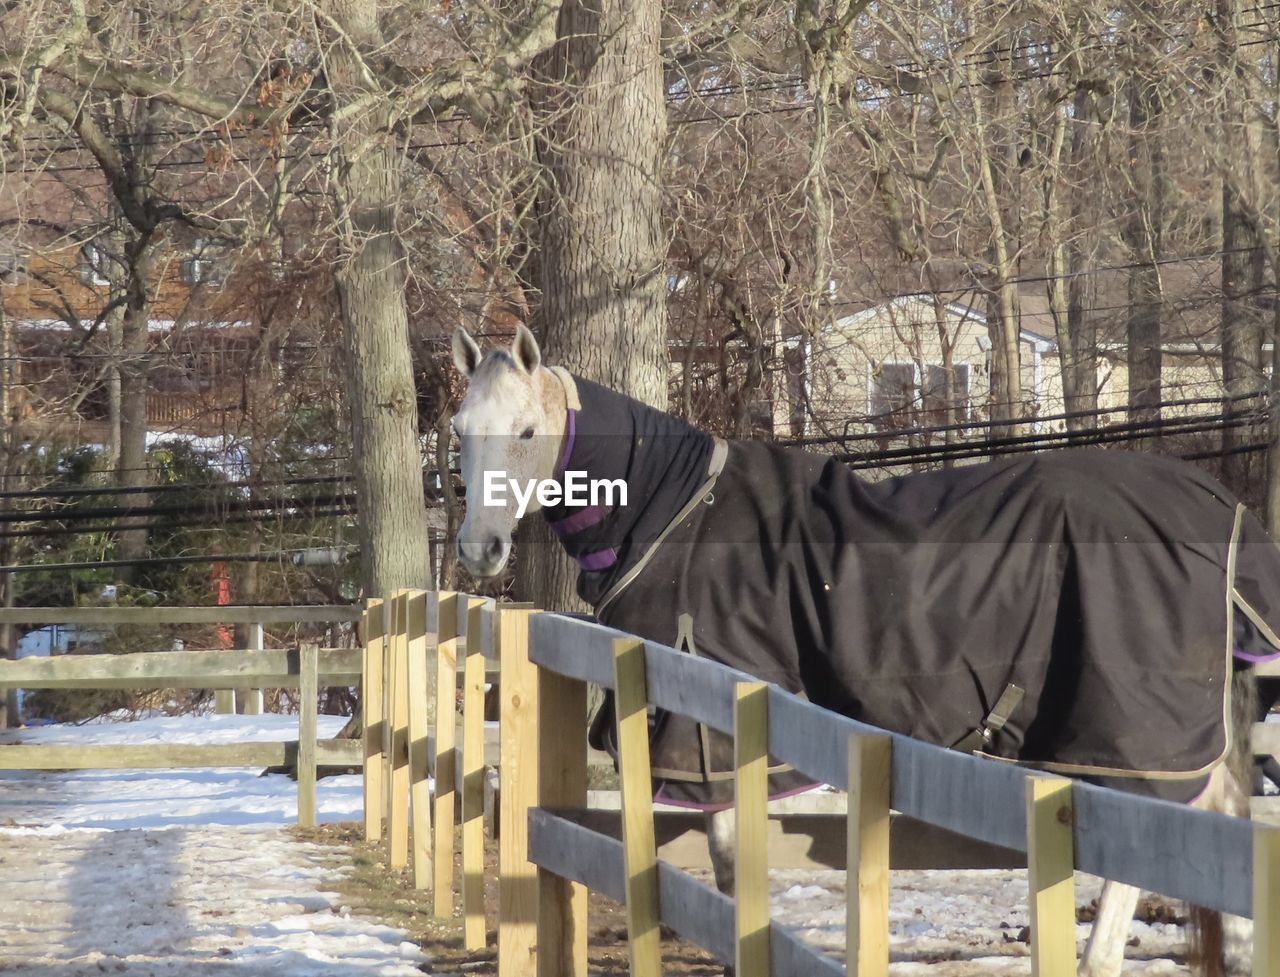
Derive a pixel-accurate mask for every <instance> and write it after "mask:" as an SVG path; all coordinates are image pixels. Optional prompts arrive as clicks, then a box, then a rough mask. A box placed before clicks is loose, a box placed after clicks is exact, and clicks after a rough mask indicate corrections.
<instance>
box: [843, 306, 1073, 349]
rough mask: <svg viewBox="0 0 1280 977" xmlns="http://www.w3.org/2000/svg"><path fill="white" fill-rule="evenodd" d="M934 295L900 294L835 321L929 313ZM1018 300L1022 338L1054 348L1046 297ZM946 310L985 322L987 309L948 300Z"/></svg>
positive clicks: (855, 322)
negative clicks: (1040, 312) (1042, 312)
mask: <svg viewBox="0 0 1280 977" xmlns="http://www.w3.org/2000/svg"><path fill="white" fill-rule="evenodd" d="M933 302H934V297H933V296H932V295H930V294H929V293H917V294H914V295H899V296H897V297H895V298H892V299H890V300H889V301H887V302H881V303H879V304H877V305H873V306H870V307H868V308H865V309H862V310H861V311H859V312H855V313H853V314H852V315H847V316H842V317H840V318H839V319H838V320H837V322H838V323H839V324H840V325H842V326H846V327H848V326H855V327H856V326H860V325H865V324H867V323H871V322H874V321H876V320H877V319H879V318H880V317H881V316H883V315H885V314H886V313H889V314H891V315H892V314H897V315H904V316H905V315H913V314H917V310H919V309H924V310H928V311H929V314H932V308H933ZM1019 302H1020V304H1021V307H1022V310H1023V311H1022V327H1021V338H1022V339H1023V340H1024V341H1026V342H1031V343H1035V344H1037V345H1040V346H1042V347H1043V346H1046V345H1047V346H1048V347H1049V348H1055V347H1056V346H1057V336H1056V334H1055V332H1054V328H1053V320H1052V317H1050V316H1048V315H1047V313H1048V301H1047V299H1044V298H1040V299H1037V298H1036V297H1035V296H1031V295H1027V296H1023V295H1022V294H1021V293H1019ZM1037 305H1040V306H1043V311H1044V312H1045V315H1044V316H1043V317H1042V316H1040V315H1039V314H1038V313H1039V311H1040V310H1039V309H1038V308H1037ZM946 308H947V311H948V312H950V313H951V314H952V315H953V316H955V317H957V318H959V319H961V320H962V321H963V320H971V321H973V322H976V323H981V324H985V323H986V319H987V312H986V309H985V308H982V307H979V306H975V305H970V304H967V303H964V302H948V303H947V306H946Z"/></svg>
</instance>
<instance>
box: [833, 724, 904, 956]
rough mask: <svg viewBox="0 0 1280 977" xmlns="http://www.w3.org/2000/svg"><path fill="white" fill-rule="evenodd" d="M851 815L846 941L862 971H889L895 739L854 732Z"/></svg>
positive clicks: (851, 740)
mask: <svg viewBox="0 0 1280 977" xmlns="http://www.w3.org/2000/svg"><path fill="white" fill-rule="evenodd" d="M846 751H847V753H848V756H849V788H850V793H849V795H848V797H849V806H850V810H849V814H848V817H847V818H846V825H845V830H846V831H847V835H846V842H845V854H846V859H847V863H848V868H847V870H846V872H845V880H846V882H845V890H846V892H845V899H846V905H845V913H846V916H845V934H846V938H845V945H846V947H847V948H848V951H847V952H848V953H849V955H850V959H852V960H853V966H852V967H850V970H852V971H854V972H856V973H857V975H858V977H888V974H889V866H890V860H891V854H890V849H891V844H892V843H891V840H890V839H891V834H890V832H891V821H890V814H889V797H890V794H891V790H892V779H893V741H892V740H890V739H889V738H888V737H887V736H851V737H850V738H849V742H848V746H847V747H846Z"/></svg>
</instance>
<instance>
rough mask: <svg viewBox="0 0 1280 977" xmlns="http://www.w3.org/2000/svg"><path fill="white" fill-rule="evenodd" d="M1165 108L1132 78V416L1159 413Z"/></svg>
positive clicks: (1148, 417)
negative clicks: (1161, 125) (1162, 121)
mask: <svg viewBox="0 0 1280 977" xmlns="http://www.w3.org/2000/svg"><path fill="white" fill-rule="evenodd" d="M1162 111H1163V106H1162V104H1161V97H1160V93H1159V92H1158V91H1157V90H1156V88H1155V85H1154V83H1153V82H1152V81H1151V80H1150V79H1146V78H1143V77H1141V76H1139V75H1135V76H1134V77H1133V78H1132V79H1131V80H1130V83H1129V124H1130V129H1131V133H1132V134H1131V136H1130V139H1131V146H1132V151H1131V154H1130V155H1131V157H1132V158H1133V161H1134V165H1133V171H1132V174H1133V183H1134V205H1133V210H1132V212H1131V213H1130V214H1129V216H1128V218H1127V219H1126V221H1125V224H1124V238H1125V243H1126V244H1128V246H1129V250H1130V260H1131V261H1132V264H1133V267H1132V268H1131V269H1130V271H1129V312H1128V321H1127V327H1128V328H1127V332H1128V337H1127V338H1128V343H1127V345H1128V365H1129V420H1130V421H1153V420H1157V419H1159V417H1160V400H1161V384H1160V379H1161V377H1160V373H1161V369H1162V366H1163V362H1162V354H1163V350H1162V348H1161V343H1162V340H1163V335H1162V333H1163V330H1162V309H1161V306H1162V304H1163V294H1162V291H1163V290H1162V287H1161V283H1160V268H1159V265H1158V264H1157V262H1158V261H1159V260H1160V256H1161V252H1162V249H1163V238H1164V213H1165V159H1164V146H1163V142H1162V138H1161V134H1160V131H1159V128H1160V117H1161V113H1162ZM1157 440H1158V438H1157Z"/></svg>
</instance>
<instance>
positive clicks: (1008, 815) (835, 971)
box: [0, 591, 1280, 977]
mask: <svg viewBox="0 0 1280 977" xmlns="http://www.w3.org/2000/svg"><path fill="white" fill-rule="evenodd" d="M37 610H39V609H37ZM93 610H95V611H100V610H101V609H93ZM129 610H130V611H140V610H142V609H129ZM147 610H148V612H149V613H151V614H156V612H157V611H161V610H162V609H147ZM163 610H169V609H163ZM203 610H207V611H209V612H211V613H210V618H209V619H210V620H213V621H227V620H228V618H227V617H226V616H225V615H226V614H227V612H228V610H233V609H228V608H210V609H203ZM248 610H252V612H254V614H255V616H256V617H257V619H259V620H262V619H263V616H262V612H263V611H264V610H266V609H263V608H253V609H246V612H247V611H248ZM297 610H298V609H297V608H290V609H288V610H287V611H284V612H283V613H290V612H296V611H297ZM342 610H343V612H344V616H345V618H346V619H350V617H351V611H350V610H349V609H342ZM24 613H25V614H27V615H31V614H32V613H33V612H32V611H31V610H30V609H28V610H27V611H25V612H24ZM273 613H277V612H275V611H273ZM215 614H216V615H217V616H216V617H214V616H213V615H215ZM169 616H170V615H167V614H163V613H162V614H158V615H156V617H155V618H143V620H146V621H148V622H155V623H158V622H159V621H162V620H165V619H166V618H167V617H169ZM361 617H362V623H363V644H364V646H363V649H362V650H361V651H357V652H350V651H343V650H339V649H319V648H317V647H316V646H314V645H304V646H303V647H302V648H300V649H298V650H297V651H289V650H281V651H229V652H228V651H216V652H162V653H152V654H144V655H117V656H96V657H95V656H66V657H62V658H58V659H34V660H33V659H28V660H25V661H19V662H0V686H18V687H25V688H38V687H46V688H57V687H61V688H67V687H114V688H123V687H209V686H210V685H214V684H217V685H220V686H222V687H224V688H254V687H262V686H292V685H295V684H296V685H297V687H299V688H300V689H301V690H302V703H303V713H302V716H301V717H300V723H299V739H298V742H297V743H296V744H239V745H237V744H226V745H219V746H193V747H178V746H148V747H128V748H123V747H109V748H63V747H52V746H49V747H43V746H12V747H0V768H4V767H8V768H28V769H30V768H50V767H53V768H59V769H70V768H83V767H132V766H141V767H147V766H191V765H200V766H203V765H217V766H225V765H243V764H253V765H270V764H279V763H286V762H290V760H296V761H297V763H298V765H299V818H300V820H302V821H304V822H305V821H307V820H310V819H312V818H314V779H315V765H316V763H317V762H337V763H347V762H352V761H353V760H355V759H359V758H362V759H363V761H364V776H365V830H366V835H367V837H368V838H369V839H370V840H382V841H383V842H384V843H385V845H386V849H387V855H388V859H389V862H390V864H391V865H392V866H393V867H395V868H404V867H407V866H409V865H410V859H412V870H413V878H414V882H415V884H416V885H417V886H419V887H421V888H430V889H432V890H433V893H434V904H435V906H434V912H435V914H436V915H437V916H441V917H448V916H450V915H452V912H453V908H454V895H455V888H458V887H459V885H458V884H459V883H460V890H461V898H462V908H463V911H464V917H465V934H464V935H465V942H466V946H467V947H468V948H479V947H483V946H484V944H485V940H486V929H485V906H484V832H483V818H484V815H485V768H486V765H487V764H488V765H493V764H494V763H495V762H496V763H497V765H499V766H500V769H501V773H502V778H503V783H502V790H501V792H500V795H499V799H498V808H499V810H498V818H499V822H500V824H501V835H500V839H499V875H500V877H499V899H498V907H497V916H498V961H499V962H498V967H499V975H500V977H532V975H534V974H538V975H540V977H560V975H563V977H585V975H586V973H587V970H586V938H587V921H586V891H587V888H591V889H596V890H598V891H601V892H603V893H605V894H607V895H609V896H611V897H613V898H615V899H617V900H619V901H622V902H624V903H625V904H626V907H627V920H628V929H629V947H630V952H631V962H632V971H633V973H634V974H636V975H637V977H656V974H658V973H659V970H660V961H659V956H658V949H659V941H658V933H659V926H660V925H667V926H670V927H671V928H672V929H674V930H675V931H676V932H678V933H680V934H681V935H682V936H684V937H685V938H687V939H689V940H691V941H692V942H695V943H697V944H699V945H701V946H703V947H705V948H706V949H707V950H709V951H711V952H712V953H714V954H716V955H717V956H719V957H721V958H722V959H724V960H728V961H734V962H735V963H736V965H737V967H738V970H739V973H740V974H741V975H743V977H758V975H763V974H766V973H773V974H778V975H803V977H817V975H823V977H837V975H839V974H842V973H846V972H848V973H857V974H859V975H861V977H876V975H883V974H885V973H886V972H887V967H888V880H889V870H890V865H891V862H890V858H891V852H890V828H889V826H890V810H891V809H892V810H894V811H897V812H900V813H901V814H902V815H904V816H905V817H907V818H910V819H914V820H915V821H919V822H923V823H925V824H928V825H932V826H935V827H937V828H941V829H945V830H948V831H951V832H955V833H957V834H958V835H960V836H963V837H966V838H970V839H975V840H977V841H980V842H983V843H986V844H988V845H992V846H996V847H997V848H998V849H1001V850H1011V851H1014V852H1019V853H1024V854H1025V856H1026V862H1027V866H1028V869H1029V872H1028V885H1029V893H1028V898H1029V904H1030V910H1031V921H1032V926H1031V954H1032V961H1033V968H1034V972H1035V973H1037V974H1043V975H1058V974H1061V975H1064V977H1065V975H1068V974H1074V972H1075V900H1074V882H1073V878H1074V871H1076V870H1080V871H1085V872H1089V873H1091V874H1094V875H1098V876H1103V877H1105V878H1112V879H1117V880H1120V881H1123V882H1128V883H1130V884H1133V885H1137V886H1140V887H1141V888H1143V889H1146V890H1149V891H1153V892H1158V893H1162V894H1164V895H1167V896H1170V897H1173V898H1178V899H1184V900H1187V901H1188V902H1192V903H1195V904H1197V905H1201V906H1206V907H1209V908H1212V909H1219V910H1222V911H1226V912H1231V913H1234V914H1236V915H1241V916H1252V917H1253V918H1254V919H1255V922H1256V924H1257V925H1256V929H1255V944H1254V954H1255V960H1254V973H1255V974H1256V975H1258V977H1264V975H1265V977H1280V829H1277V828H1273V827H1270V826H1267V825H1262V824H1256V825H1254V824H1251V823H1250V822H1248V821H1247V820H1242V819H1236V818H1229V817H1224V816H1221V815H1214V814H1209V813H1205V812H1200V811H1194V810H1191V809H1189V808H1187V807H1185V806H1181V805H1173V804H1166V803H1162V802H1159V801H1151V800H1146V799H1142V798H1137V797H1132V796H1129V795H1125V794H1121V793H1118V792H1114V791H1110V790H1106V789H1103V788H1098V787H1094V786H1091V785H1087V784H1083V783H1078V782H1073V781H1070V780H1066V779H1063V778H1058V777H1050V776H1042V775H1039V774H1036V773H1033V772H1030V771H1028V770H1026V769H1024V768H1021V767H1017V766H1014V765H1012V764H1004V763H998V762H994V761H988V760H981V759H978V758H975V757H972V756H968V755H964V754H960V753H957V752H954V751H949V750H943V749H940V748H937V747H933V746H930V745H928V744H924V743H920V742H917V741H914V740H911V739H909V738H906V737H902V736H898V735H895V734H890V733H886V732H885V731H883V730H879V729H875V728H873V727H869V726H865V725H863V724H860V723H857V722H855V721H853V720H851V719H848V718H846V717H843V716H839V715H836V714H834V713H831V712H828V711H826V710H823V709H821V708H819V707H817V706H814V705H813V704H811V703H808V702H806V701H804V700H801V699H799V698H797V697H795V696H792V695H789V694H788V693H785V692H783V691H781V690H780V689H778V688H776V687H772V686H767V685H764V684H763V683H760V682H758V681H757V680H755V679H753V678H751V677H750V676H748V675H746V674H744V673H741V672H737V671H734V670H733V669H729V668H726V667H724V666H722V665H718V664H716V663H714V662H710V661H707V660H704V659H698V658H695V657H693V656H690V655H687V654H682V653H680V652H678V651H676V650H675V649H672V648H667V647H664V646H661V645H658V644H656V643H654V642H649V641H644V640H642V639H639V638H637V637H635V636H633V635H628V634H624V633H622V632H618V631H613V630H611V629H609V628H605V627H601V626H599V625H596V624H592V623H588V622H585V621H581V620H576V619H572V618H567V617H562V616H559V615H554V614H544V613H539V612H538V611H536V610H535V609H533V608H531V607H527V606H520V605H509V604H508V605H501V606H498V607H495V606H494V605H493V603H492V602H491V601H488V600H485V599H482V598H477V597H470V596H468V595H465V594H454V593H436V592H431V593H428V592H423V591H401V592H399V593H397V594H394V595H391V596H390V597H388V598H387V599H385V600H374V601H370V602H368V605H367V607H366V608H365V609H364V610H363V612H362V614H361ZM53 619H54V612H53V611H50V612H49V614H48V616H47V617H45V618H43V620H53ZM57 619H58V620H62V621H67V620H71V619H72V618H70V617H68V616H67V611H66V610H65V609H62V610H59V611H57ZM188 619H189V618H188ZM290 619H292V620H296V619H297V618H296V617H294V618H290ZM326 619H329V620H332V619H333V618H326ZM22 620H27V621H31V620H42V618H40V617H39V616H36V617H34V618H33V617H30V616H27V617H23V618H22ZM86 620H88V618H86ZM94 623H100V622H97V621H94ZM486 659H488V661H486ZM495 661H496V663H497V666H498V670H499V672H500V674H501V678H502V682H501V690H500V691H501V710H500V712H501V717H500V735H499V741H498V744H497V746H498V750H497V756H496V757H495V756H493V755H491V754H490V746H491V744H490V742H489V739H488V731H487V729H486V726H485V723H484V698H485V686H486V684H487V682H488V681H489V679H491V678H492V677H493V672H492V669H493V665H494V663H495ZM357 677H359V678H360V680H361V682H362V684H363V686H364V695H363V701H364V703H365V730H366V736H365V741H364V743H363V744H354V746H355V747H356V748H357V750H358V752H359V754H360V757H359V758H357V757H354V756H352V755H351V753H350V748H351V747H352V746H353V744H345V745H338V744H333V743H327V744H326V743H319V744H317V743H316V740H315V719H316V717H315V709H316V692H317V690H318V686H319V683H321V682H325V683H327V684H351V683H352V682H354V681H355V680H356V678H357ZM431 678H434V681H430V679H431ZM588 682H591V683H595V684H598V685H601V686H604V687H606V688H610V689H613V690H614V692H615V695H616V697H617V705H618V715H619V731H620V741H621V781H622V832H621V835H622V837H621V840H618V839H615V838H613V837H610V836H609V835H606V834H603V833H600V832H597V831H594V830H592V829H591V828H590V827H589V826H588V825H587V824H585V823H583V813H584V812H583V809H584V808H585V807H586V803H587V796H588V794H587V776H586V772H587V748H586V741H585V729H586V687H587V683H588ZM433 686H434V688H435V689H438V690H449V692H450V694H442V695H438V696H436V701H435V703H434V705H435V709H434V716H433V715H432V712H433V710H432V709H430V704H431V703H430V689H431V688H432V687H433ZM459 688H460V689H461V707H462V708H461V713H460V714H459V712H458V710H457V706H458V701H459V697H458V696H456V695H455V694H452V693H453V692H454V691H456V690H458V689H459ZM651 706H657V707H659V708H662V709H665V710H668V711H671V712H674V713H678V714H681V715H686V716H689V717H691V718H693V719H695V720H697V721H698V722H701V723H704V724H706V725H707V726H709V727H711V728H713V729H716V730H719V731H721V732H724V733H726V734H728V735H730V736H733V737H734V743H735V764H736V767H737V777H736V781H735V786H736V799H737V807H738V819H737V831H738V850H739V853H740V854H739V860H738V866H737V898H736V900H733V901H731V900H729V899H728V898H726V897H725V896H723V895H721V894H719V893H717V892H715V891H713V890H712V889H710V888H709V887H707V886H705V885H703V884H701V883H699V882H697V881H696V880H694V879H693V878H692V877H691V876H689V875H687V874H685V873H683V872H680V871H678V870H676V869H675V868H674V867H673V866H671V865H669V864H667V863H665V862H663V861H660V860H659V859H658V858H657V847H656V844H655V835H654V812H653V802H652V792H651V786H650V779H649V778H650V775H649V758H648V735H647V712H648V709H649V707H651ZM767 756H772V757H775V758H777V759H778V760H782V761H784V762H787V763H790V764H791V765H792V766H794V767H796V768H797V769H799V770H801V771H803V772H804V773H806V774H808V775H810V776H812V777H813V778H815V779H816V780H819V781H823V782H826V783H828V784H831V785H833V786H835V787H837V788H840V789H843V790H846V791H848V792H849V798H850V800H849V804H848V808H847V846H846V858H847V867H848V871H849V883H848V893H849V898H848V909H847V913H848V938H847V948H848V963H847V967H846V966H845V965H842V964H840V963H839V962H837V961H836V960H834V959H832V958H831V957H829V956H827V955H825V954H824V953H822V952H820V951H818V950H816V949H814V948H812V947H810V946H808V945H806V944H805V943H804V942H803V941H802V940H801V939H799V937H798V936H797V935H796V934H794V933H792V932H790V931H788V930H787V929H785V928H783V927H780V926H779V925H777V924H776V923H772V922H771V921H770V919H769V913H768V887H767V875H768V868H769V864H768V857H767V845H766V844H764V843H763V839H764V837H765V835H764V831H765V823H766V817H767V811H766V797H765V792H766V789H767V788H766V782H765V777H764V766H765V762H766V761H765V758H766V757H767ZM433 780H434V789H433V783H432V781H433ZM455 805H456V808H457V811H460V815H461V822H460V825H459V824H458V823H457V822H456V811H455ZM459 826H460V828H461V831H460V832H458V831H457V828H458V827H459ZM459 833H460V835H461V841H462V873H461V878H460V879H455V877H454V872H453V861H454V859H453V855H454V849H455V838H456V835H457V834H459Z"/></svg>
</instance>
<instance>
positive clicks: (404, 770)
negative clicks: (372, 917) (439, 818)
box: [387, 590, 409, 870]
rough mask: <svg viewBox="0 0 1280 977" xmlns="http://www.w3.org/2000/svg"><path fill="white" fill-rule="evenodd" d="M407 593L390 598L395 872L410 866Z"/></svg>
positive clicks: (390, 851)
mask: <svg viewBox="0 0 1280 977" xmlns="http://www.w3.org/2000/svg"><path fill="white" fill-rule="evenodd" d="M407 594H408V591H406V590H397V591H396V593H395V595H394V596H393V597H392V598H391V635H390V638H389V640H388V666H387V700H388V708H387V716H388V717H389V719H390V732H391V739H390V745H389V748H388V764H389V767H390V773H389V774H388V777H387V790H388V797H387V859H388V862H389V864H390V866H391V868H392V869H393V870H399V869H402V868H404V867H405V866H407V865H408V864H409V651H408V640H407V635H406V632H405V622H406V619H407V604H408V597H407Z"/></svg>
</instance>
